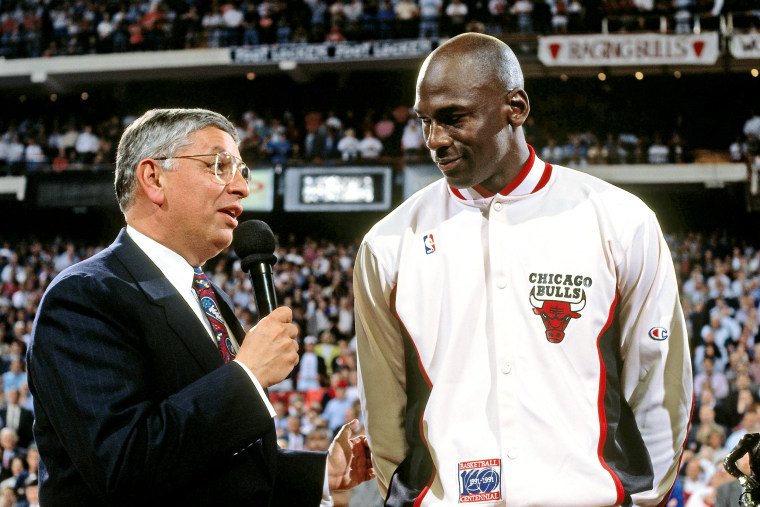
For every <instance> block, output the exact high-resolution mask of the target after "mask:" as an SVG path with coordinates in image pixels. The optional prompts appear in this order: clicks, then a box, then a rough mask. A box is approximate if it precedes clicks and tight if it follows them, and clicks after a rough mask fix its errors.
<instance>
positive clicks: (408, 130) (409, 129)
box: [401, 119, 425, 158]
mask: <svg viewBox="0 0 760 507" xmlns="http://www.w3.org/2000/svg"><path fill="white" fill-rule="evenodd" d="M424 145H425V139H424V138H423V137H422V129H421V128H420V124H419V121H418V120H412V119H410V120H408V121H407V122H406V125H405V126H404V131H403V133H402V134H401V149H402V150H403V152H404V155H405V156H406V157H409V158H416V157H419V156H420V155H421V154H422V153H423V147H424Z"/></svg>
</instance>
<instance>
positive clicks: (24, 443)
mask: <svg viewBox="0 0 760 507" xmlns="http://www.w3.org/2000/svg"><path fill="white" fill-rule="evenodd" d="M20 397H21V393H19V390H18V389H16V388H11V389H8V390H6V391H5V403H3V404H2V405H0V426H1V427H3V428H11V429H13V430H15V431H16V434H17V435H18V445H20V446H21V447H29V445H30V444H31V443H32V442H33V441H34V437H33V436H32V424H33V423H34V414H32V411H31V410H29V409H26V408H24V407H22V406H21V405H19V403H18V402H19V399H20Z"/></svg>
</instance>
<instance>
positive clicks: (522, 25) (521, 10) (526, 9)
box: [512, 0, 551, 33]
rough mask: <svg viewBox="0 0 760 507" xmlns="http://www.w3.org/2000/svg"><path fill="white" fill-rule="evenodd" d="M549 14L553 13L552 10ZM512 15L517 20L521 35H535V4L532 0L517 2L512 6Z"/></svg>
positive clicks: (518, 0) (519, 0)
mask: <svg viewBox="0 0 760 507" xmlns="http://www.w3.org/2000/svg"><path fill="white" fill-rule="evenodd" d="M549 13H551V8H550V9H549ZM512 14H513V15H514V16H515V17H516V18H517V28H518V30H519V32H520V33H533V2H532V1H531V0H517V1H516V2H515V3H514V4H512ZM542 28H543V27H542Z"/></svg>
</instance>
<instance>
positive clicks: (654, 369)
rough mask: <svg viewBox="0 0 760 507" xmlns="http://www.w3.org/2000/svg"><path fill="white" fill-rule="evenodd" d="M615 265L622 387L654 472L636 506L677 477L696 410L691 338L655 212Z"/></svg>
mask: <svg viewBox="0 0 760 507" xmlns="http://www.w3.org/2000/svg"><path fill="white" fill-rule="evenodd" d="M627 245H628V247H627V250H626V251H625V252H624V253H623V257H622V262H620V263H619V264H618V266H617V269H618V273H619V275H618V278H619V280H618V287H619V293H620V305H621V326H622V329H621V331H622V343H621V347H622V350H621V355H622V358H623V372H622V389H623V394H624V396H625V398H626V400H627V401H628V404H629V405H630V407H631V409H632V410H633V413H634V416H635V418H636V423H637V425H638V428H639V431H640V433H641V436H642V438H643V440H644V444H645V445H646V448H647V451H648V454H649V457H650V459H651V461H652V467H653V471H654V484H653V488H652V489H651V490H650V491H646V492H642V493H638V494H636V495H633V501H634V504H635V505H659V504H661V503H663V502H664V501H665V498H666V497H667V495H668V493H669V491H670V489H671V488H672V487H673V484H674V482H675V480H676V476H677V474H678V467H679V463H680V459H681V453H682V451H683V446H684V442H685V441H686V437H687V433H688V428H689V419H690V417H691V409H692V399H693V395H692V371H691V359H690V351H689V345H688V336H687V333H686V326H685V322H684V317H683V312H682V310H681V304H680V300H679V296H678V284H677V279H676V274H675V269H674V267H673V261H672V258H671V254H670V250H669V248H668V245H667V243H666V241H665V238H664V237H663V235H662V232H661V230H660V227H659V225H658V223H657V220H656V218H655V216H654V214H653V213H651V212H649V213H648V215H647V218H646V220H644V221H643V223H642V224H641V225H640V226H639V227H638V228H636V230H635V232H634V234H633V235H632V237H631V238H628V241H627Z"/></svg>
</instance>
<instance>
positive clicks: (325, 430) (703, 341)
mask: <svg viewBox="0 0 760 507" xmlns="http://www.w3.org/2000/svg"><path fill="white" fill-rule="evenodd" d="M274 228H275V229H278V228H279V227H277V224H274ZM666 237H667V239H668V242H669V244H670V248H671V252H672V255H673V259H674V262H675V265H676V270H677V273H678V276H679V278H680V287H681V299H682V305H683V309H684V313H685V315H686V318H687V325H688V332H689V337H690V344H691V348H692V354H693V363H694V374H695V378H694V380H695V384H694V385H695V407H694V415H693V420H692V425H691V432H690V434H689V438H688V442H687V446H686V454H685V455H684V458H683V461H682V463H683V466H682V473H681V475H680V477H679V480H678V483H677V485H676V488H675V490H674V493H673V497H672V499H671V503H670V504H669V505H686V506H689V507H694V506H704V505H713V503H711V502H713V501H714V497H715V493H716V490H717V488H718V486H719V485H721V484H723V483H727V482H731V481H732V480H733V478H731V477H730V476H729V475H728V474H727V473H726V472H725V471H724V470H723V469H722V460H723V458H724V457H725V456H726V454H727V453H728V451H730V450H731V449H732V448H733V446H735V445H736V443H737V442H738V439H739V438H741V436H742V435H744V434H745V433H748V432H760V337H758V332H760V320H759V319H758V308H759V307H760V249H759V248H758V246H757V245H754V244H751V243H749V242H747V241H746V240H743V239H742V238H737V237H731V236H728V235H727V234H724V233H719V232H691V233H670V234H666ZM104 245H105V243H103V244H99V245H84V244H79V243H77V242H76V241H72V240H64V239H60V238H58V239H54V240H50V241H39V240H35V239H29V240H22V241H17V242H14V243H9V242H7V241H6V242H3V240H2V239H1V238H0V289H1V290H0V337H2V341H1V344H2V345H1V348H0V352H1V353H0V370H2V371H1V372H0V373H2V377H1V379H2V388H3V390H2V392H3V394H2V396H3V401H2V404H0V420H1V421H0V424H2V426H3V430H2V431H0V446H2V448H3V461H2V466H1V467H0V490H2V498H3V499H4V498H5V496H8V497H9V498H10V497H11V495H12V494H13V495H17V496H19V497H21V498H22V499H23V496H24V490H25V488H31V490H30V491H31V494H32V495H34V494H35V493H36V489H35V488H36V482H35V472H36V464H37V459H38V456H37V453H36V449H35V447H34V443H33V439H32V436H31V419H32V416H31V410H32V405H31V400H30V396H29V392H28V389H27V385H26V373H25V366H24V357H25V350H26V347H27V344H28V342H29V339H30V334H31V328H32V322H33V319H34V316H35V313H36V310H37V306H38V304H39V301H40V298H41V297H42V294H43V292H44V290H45V288H46V287H47V285H48V284H49V282H50V281H51V280H52V279H53V277H55V276H56V274H57V273H59V272H60V271H61V270H63V269H65V268H66V267H67V266H70V265H72V264H73V263H76V262H79V261H80V260H82V259H85V258H87V257H89V256H92V255H94V254H95V253H97V252H98V251H100V250H101V249H102V248H104ZM357 245H358V238H357V242H352V243H349V244H341V243H336V242H334V241H331V240H330V239H328V238H313V237H306V238H296V237H294V236H287V237H282V236H277V248H276V251H275V253H276V256H277V258H278V262H277V263H276V264H275V266H274V279H275V286H276V290H277V294H278V301H279V302H280V304H284V305H287V306H289V307H291V308H292V309H293V313H294V322H295V323H296V324H297V325H298V326H299V328H300V334H299V338H298V339H299V343H300V351H301V352H302V357H301V361H300V363H299V365H298V367H297V368H296V370H294V372H293V373H292V374H291V375H290V377H289V378H287V379H286V380H285V381H283V382H281V383H280V384H278V385H276V386H273V388H271V393H270V396H271V399H272V401H273V403H274V406H275V409H276V411H277V416H276V418H275V424H276V427H277V432H278V436H279V439H280V440H279V441H280V445H282V446H283V447H288V448H295V449H315V450H316V449H324V448H325V446H327V445H329V442H330V440H331V438H332V435H333V434H334V432H335V430H336V429H337V428H339V427H340V425H341V424H343V423H344V422H345V421H348V420H351V419H352V418H354V417H356V418H359V419H360V420H361V411H360V406H359V396H358V390H357V377H356V351H355V337H354V320H353V319H354V313H353V287H352V271H353V260H354V255H355V252H356V248H357ZM204 270H205V271H206V272H207V274H208V276H209V277H211V278H212V279H213V281H214V282H215V283H217V284H219V285H220V286H221V287H223V288H224V290H225V291H226V292H227V293H228V294H230V295H231V296H232V298H233V300H234V302H235V305H236V312H237V316H238V318H239V319H240V321H241V322H242V323H243V324H244V326H251V325H253V324H255V322H256V321H257V318H258V314H257V309H256V304H255V300H254V298H253V296H252V291H251V286H250V281H249V280H248V277H247V275H245V274H244V273H243V272H242V271H241V270H240V266H239V261H238V259H237V258H236V256H235V255H234V252H233V251H232V250H231V249H228V250H225V251H224V252H222V253H221V254H220V255H219V256H217V257H215V258H214V259H212V260H211V261H209V262H208V263H207V264H206V265H205V266H204ZM12 412H14V413H15V415H13V416H11V415H10V414H11V413H12ZM27 484H28V485H27ZM373 488H374V485H372V487H369V486H368V487H367V488H362V489H360V490H359V491H355V492H354V493H346V494H345V495H343V496H342V497H341V496H339V497H338V498H336V504H337V505H357V504H356V503H351V504H349V502H351V496H352V494H353V495H361V496H362V499H361V502H372V501H377V494H376V492H375V491H374V489H373ZM6 490H7V493H6ZM363 495H369V496H368V497H367V496H363ZM357 498H358V496H357V497H355V498H354V502H358V501H359V500H358V499H357ZM367 498H369V499H370V500H367ZM3 499H0V506H2V505H15V504H13V503H7V504H3V503H2V502H3V501H4V500H3ZM358 505H369V504H366V503H362V504H358Z"/></svg>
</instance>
